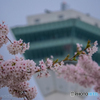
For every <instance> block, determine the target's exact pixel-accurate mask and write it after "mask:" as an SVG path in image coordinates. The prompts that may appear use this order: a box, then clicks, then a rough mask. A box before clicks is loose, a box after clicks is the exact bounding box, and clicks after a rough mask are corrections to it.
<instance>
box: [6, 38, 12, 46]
mask: <svg viewBox="0 0 100 100" xmlns="http://www.w3.org/2000/svg"><path fill="white" fill-rule="evenodd" d="M6 38H7V39H8V40H9V41H10V43H11V44H13V43H12V41H11V40H10V39H9V38H8V37H7V36H6Z"/></svg>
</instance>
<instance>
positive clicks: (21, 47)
mask: <svg viewBox="0 0 100 100" xmlns="http://www.w3.org/2000/svg"><path fill="white" fill-rule="evenodd" d="M7 49H8V51H9V53H11V54H12V55H15V54H18V53H20V54H22V53H25V51H26V50H28V49H29V43H27V44H26V43H23V40H21V39H20V40H19V41H16V40H15V41H14V42H13V43H12V44H9V45H8V46H7Z"/></svg>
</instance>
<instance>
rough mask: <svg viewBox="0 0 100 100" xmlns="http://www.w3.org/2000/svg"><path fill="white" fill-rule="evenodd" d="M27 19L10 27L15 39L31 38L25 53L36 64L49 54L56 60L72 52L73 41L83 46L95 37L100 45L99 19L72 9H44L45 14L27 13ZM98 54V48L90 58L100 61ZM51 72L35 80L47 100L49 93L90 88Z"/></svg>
mask: <svg viewBox="0 0 100 100" xmlns="http://www.w3.org/2000/svg"><path fill="white" fill-rule="evenodd" d="M27 22H28V25H26V26H21V27H14V28H12V32H13V33H14V35H15V37H16V39H20V38H22V39H23V40H24V41H25V42H29V41H30V49H29V50H28V51H26V53H25V54H24V56H25V58H26V59H33V60H34V61H35V62H37V63H38V61H39V60H41V59H45V58H46V57H50V55H53V56H54V58H55V59H57V58H59V60H62V59H64V58H65V57H66V56H67V54H70V56H72V55H74V52H75V51H76V43H81V44H83V46H84V47H85V46H86V44H87V41H88V40H91V42H94V41H95V40H98V43H99V44H100V40H99V39H100V20H98V19H96V18H93V17H91V16H90V15H89V14H83V13H80V12H78V11H75V10H72V9H70V10H63V11H57V12H50V11H47V13H45V14H39V15H33V16H28V17H27ZM99 48H100V47H99ZM99 55H100V50H99V51H98V52H97V53H96V54H95V55H94V57H93V59H94V60H96V61H97V62H98V63H99V64H100V62H99V59H100V56H99ZM50 73H51V77H49V78H48V79H45V78H42V79H36V80H37V83H38V85H39V86H40V89H41V91H42V93H43V95H44V96H47V97H46V100H49V99H48V95H50V94H52V93H64V94H66V93H69V92H71V91H79V92H80V91H81V92H83V91H86V92H87V91H89V89H84V88H82V87H80V86H78V85H77V84H74V85H73V84H72V83H70V82H67V83H65V82H64V80H63V79H57V78H56V77H55V74H54V73H53V72H51V71H50ZM57 95H59V94H57ZM63 97H64V96H63ZM74 99H75V98H74ZM74 99H73V100H74ZM81 99H82V98H81ZM81 99H80V100H81ZM52 100H53V99H52ZM58 100H60V99H58ZM63 100H64V99H63ZM70 100H71V99H70ZM76 100H78V99H76Z"/></svg>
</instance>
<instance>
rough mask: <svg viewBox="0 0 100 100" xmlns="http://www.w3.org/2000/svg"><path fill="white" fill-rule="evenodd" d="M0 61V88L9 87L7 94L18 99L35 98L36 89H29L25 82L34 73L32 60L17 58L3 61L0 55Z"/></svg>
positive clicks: (34, 65) (34, 67) (34, 68)
mask: <svg viewBox="0 0 100 100" xmlns="http://www.w3.org/2000/svg"><path fill="white" fill-rule="evenodd" d="M0 59H1V60H0V61H1V63H0V88H2V87H5V86H7V87H9V92H10V93H11V94H12V95H13V96H15V97H18V98H19V97H20V98H22V97H25V95H26V96H28V98H30V99H29V100H32V99H33V98H35V96H36V94H37V92H36V88H35V87H34V88H29V87H28V85H29V84H28V83H26V82H25V81H27V80H30V78H31V77H32V75H33V74H34V73H35V71H36V68H37V67H36V63H35V62H34V61H33V60H24V59H23V58H18V57H15V59H11V60H7V61H3V57H2V56H1V55H0ZM23 92H25V93H26V94H24V93H23ZM22 93H23V94H22Z"/></svg>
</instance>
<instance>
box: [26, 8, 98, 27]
mask: <svg viewBox="0 0 100 100" xmlns="http://www.w3.org/2000/svg"><path fill="white" fill-rule="evenodd" d="M76 18H77V19H80V20H81V21H83V22H86V23H88V24H91V25H96V26H98V27H100V20H99V19H96V18H93V17H91V16H90V15H89V14H83V13H81V12H78V11H75V10H73V9H69V10H64V11H56V12H51V13H45V14H38V15H31V16H28V17H27V23H28V25H36V24H43V23H49V22H56V21H60V20H67V19H76Z"/></svg>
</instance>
